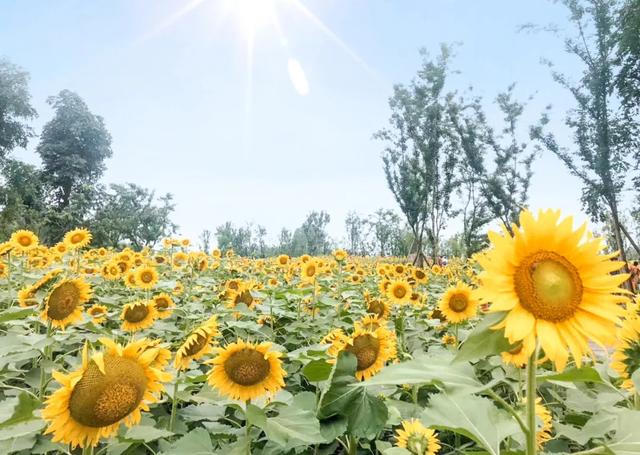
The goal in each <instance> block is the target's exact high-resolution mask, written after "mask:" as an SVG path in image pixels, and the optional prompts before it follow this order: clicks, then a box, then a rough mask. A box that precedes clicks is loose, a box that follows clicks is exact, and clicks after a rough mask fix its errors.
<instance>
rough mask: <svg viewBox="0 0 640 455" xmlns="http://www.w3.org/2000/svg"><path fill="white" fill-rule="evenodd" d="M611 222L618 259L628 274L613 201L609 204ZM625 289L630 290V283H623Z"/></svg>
mask: <svg viewBox="0 0 640 455" xmlns="http://www.w3.org/2000/svg"><path fill="white" fill-rule="evenodd" d="M611 221H612V222H613V226H612V228H613V235H614V237H615V240H616V245H617V247H618V251H620V259H621V260H622V262H623V263H624V272H625V273H629V266H628V264H627V254H626V253H625V251H624V240H623V239H622V232H621V229H620V218H619V216H618V205H617V204H616V202H615V201H613V202H612V203H611ZM624 286H625V288H627V289H629V290H631V281H630V280H627V281H625V282H624Z"/></svg>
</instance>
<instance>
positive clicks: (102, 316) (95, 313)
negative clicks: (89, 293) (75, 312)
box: [87, 303, 107, 324]
mask: <svg viewBox="0 0 640 455" xmlns="http://www.w3.org/2000/svg"><path fill="white" fill-rule="evenodd" d="M87 314H88V315H89V316H91V320H92V321H93V323H94V324H102V323H103V322H104V321H106V319H107V307H106V306H104V305H98V304H97V303H96V304H95V305H92V306H91V307H90V308H89V309H88V310H87Z"/></svg>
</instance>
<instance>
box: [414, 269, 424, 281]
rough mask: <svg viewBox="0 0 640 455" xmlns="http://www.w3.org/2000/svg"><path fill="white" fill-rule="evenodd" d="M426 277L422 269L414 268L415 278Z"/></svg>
mask: <svg viewBox="0 0 640 455" xmlns="http://www.w3.org/2000/svg"><path fill="white" fill-rule="evenodd" d="M425 277H426V275H425V274H424V272H423V271H422V270H416V278H417V279H419V280H422V279H424V278H425Z"/></svg>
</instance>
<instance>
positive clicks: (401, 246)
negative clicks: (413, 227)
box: [368, 209, 410, 257]
mask: <svg viewBox="0 0 640 455" xmlns="http://www.w3.org/2000/svg"><path fill="white" fill-rule="evenodd" d="M400 221H401V220H400V216H398V214H396V213H395V212H393V210H388V209H387V210H385V209H379V210H377V211H376V212H375V213H373V214H372V215H370V216H369V218H368V223H369V225H370V226H371V230H372V231H373V237H374V248H375V251H376V253H377V254H378V255H379V256H382V257H384V256H387V255H392V256H406V255H407V254H408V253H409V251H408V247H409V246H410V245H406V242H405V237H406V236H405V229H403V226H402V225H401V222H400ZM376 253H374V254H376Z"/></svg>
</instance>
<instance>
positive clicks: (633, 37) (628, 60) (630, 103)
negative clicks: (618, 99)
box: [616, 0, 640, 115]
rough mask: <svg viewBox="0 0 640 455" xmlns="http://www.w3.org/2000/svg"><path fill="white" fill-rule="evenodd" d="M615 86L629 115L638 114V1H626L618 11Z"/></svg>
mask: <svg viewBox="0 0 640 455" xmlns="http://www.w3.org/2000/svg"><path fill="white" fill-rule="evenodd" d="M618 24H619V27H620V31H619V44H618V49H617V63H619V64H620V71H619V72H618V74H617V77H616V85H617V88H618V90H619V91H620V94H621V95H622V100H623V103H624V106H625V107H626V108H627V109H628V111H629V113H630V114H631V115H634V114H635V115H638V114H639V113H640V112H639V111H640V0H627V1H626V2H625V3H624V5H623V7H622V8H621V10H620V16H619V19H618Z"/></svg>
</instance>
